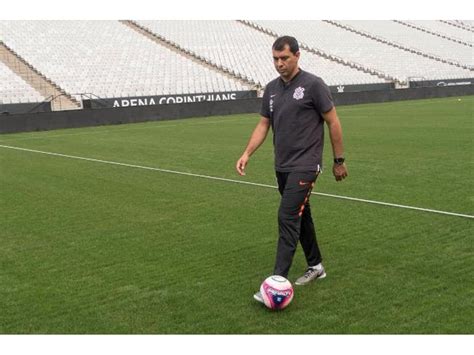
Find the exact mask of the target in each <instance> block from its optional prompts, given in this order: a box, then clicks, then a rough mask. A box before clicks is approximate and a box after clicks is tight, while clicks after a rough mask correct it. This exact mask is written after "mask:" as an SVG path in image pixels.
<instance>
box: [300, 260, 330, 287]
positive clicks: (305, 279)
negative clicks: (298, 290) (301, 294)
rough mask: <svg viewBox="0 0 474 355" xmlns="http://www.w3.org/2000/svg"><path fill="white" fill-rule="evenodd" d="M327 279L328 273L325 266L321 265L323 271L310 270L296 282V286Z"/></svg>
mask: <svg viewBox="0 0 474 355" xmlns="http://www.w3.org/2000/svg"><path fill="white" fill-rule="evenodd" d="M325 277H326V271H325V270H324V266H322V265H321V269H319V270H318V269H313V268H311V267H310V268H308V270H306V272H305V273H304V275H303V276H301V277H299V278H298V279H297V280H296V281H295V285H299V286H302V285H306V284H307V283H309V282H311V281H313V280H316V279H324V278H325Z"/></svg>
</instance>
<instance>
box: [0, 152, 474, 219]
mask: <svg viewBox="0 0 474 355" xmlns="http://www.w3.org/2000/svg"><path fill="white" fill-rule="evenodd" d="M0 148H5V149H13V150H19V151H24V152H29V153H37V154H45V155H51V156H55V157H61V158H68V159H77V160H85V161H89V162H94V163H101V164H110V165H118V166H123V167H128V168H135V169H144V170H152V171H158V172H162V173H168V174H176V175H185V176H189V177H197V178H202V179H209V180H217V181H223V182H228V183H234V184H243V185H251V186H258V187H264V188H273V189H276V188H277V187H276V186H272V185H266V184H260V183H256V182H250V181H243V180H233V179H226V178H222V177H218V176H209V175H201V174H193V173H186V172H182V171H174V170H168V169H162V168H156V167H149V166H142V165H135V164H125V163H120V162H114V161H108V160H100V159H93V158H87V157H78V156H73V155H67V154H61V153H54V152H44V151H40V150H34V149H27V148H21V147H14V146H7V145H2V144H0ZM311 194H313V195H321V196H326V197H331V198H339V199H344V200H349V201H356V202H363V203H372V204H377V205H382V206H388V207H396V208H403V209H412V210H417V211H421V212H429V213H437V214H444V215H448V216H455V217H463V218H474V216H471V215H466V214H461V213H455V212H447V211H438V210H433V209H429V208H421V207H414V206H405V205H400V204H394V203H389V202H382V201H371V200H367V199H361V198H356V197H349V196H338V195H333V194H326V193H319V192H312V193H311Z"/></svg>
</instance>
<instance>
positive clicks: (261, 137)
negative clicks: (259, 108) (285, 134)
mask: <svg viewBox="0 0 474 355" xmlns="http://www.w3.org/2000/svg"><path fill="white" fill-rule="evenodd" d="M268 129H269V125H268V123H267V122H265V121H264V119H262V120H260V122H259V123H258V125H257V127H255V129H254V130H253V132H252V136H251V137H250V139H249V142H248V143H247V147H246V148H245V150H244V154H247V155H248V156H249V157H250V156H251V155H252V154H253V153H254V152H255V151H256V150H257V149H258V147H260V146H261V145H262V143H263V142H264V141H265V138H266V137H267V133H268Z"/></svg>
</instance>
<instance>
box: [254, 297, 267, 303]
mask: <svg viewBox="0 0 474 355" xmlns="http://www.w3.org/2000/svg"><path fill="white" fill-rule="evenodd" d="M253 299H254V300H255V301H257V302H260V303H263V304H265V302H263V299H262V298H258V297H257V296H255V295H253Z"/></svg>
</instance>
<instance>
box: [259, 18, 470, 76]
mask: <svg viewBox="0 0 474 355" xmlns="http://www.w3.org/2000/svg"><path fill="white" fill-rule="evenodd" d="M254 22H255V21H254ZM255 23H256V24H258V25H260V26H262V27H264V28H267V29H270V30H272V31H274V32H276V33H277V34H279V35H281V34H291V35H294V36H295V37H297V38H298V39H299V40H300V41H301V42H304V43H306V44H307V45H308V46H310V47H313V48H315V49H320V50H323V51H325V52H328V53H332V54H334V55H336V56H338V57H341V58H345V59H347V60H350V61H354V62H356V63H360V64H362V65H363V66H365V67H369V68H375V69H377V70H379V71H381V72H383V73H386V74H387V75H391V76H394V77H396V78H397V80H399V81H400V82H407V81H408V80H410V79H412V78H413V79H419V80H421V79H422V80H435V79H441V78H443V79H454V78H469V77H471V76H472V70H469V69H463V68H458V67H456V66H453V65H450V64H447V63H442V62H438V61H435V60H432V59H429V58H426V57H423V56H420V55H416V54H413V53H410V52H407V51H405V50H402V49H399V48H395V47H393V46H391V45H389V44H385V43H380V42H378V41H374V40H373V39H370V38H367V37H365V36H363V35H360V34H357V33H354V32H351V31H348V30H346V29H343V28H340V27H338V26H335V25H333V24H330V23H328V22H325V21H270V20H267V21H256V22H255Z"/></svg>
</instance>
